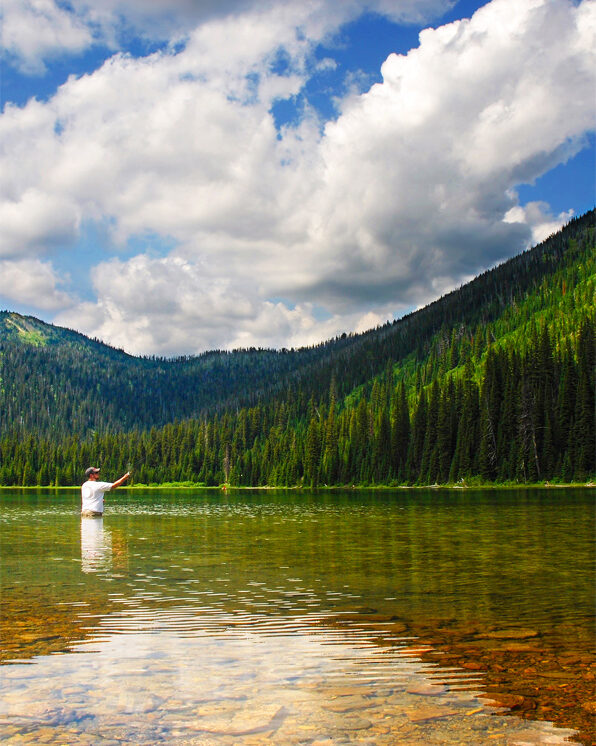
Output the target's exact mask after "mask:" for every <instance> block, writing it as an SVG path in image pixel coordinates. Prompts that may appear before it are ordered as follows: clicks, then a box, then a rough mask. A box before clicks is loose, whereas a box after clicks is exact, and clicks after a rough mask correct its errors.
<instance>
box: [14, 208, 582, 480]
mask: <svg viewBox="0 0 596 746" xmlns="http://www.w3.org/2000/svg"><path fill="white" fill-rule="evenodd" d="M594 217H595V213H594V211H592V212H590V213H588V214H587V215H584V216H582V217H580V218H577V219H575V220H573V221H571V223H569V225H567V226H566V227H565V228H564V229H563V230H562V231H561V232H559V233H557V234H556V235H554V236H552V237H551V238H549V239H548V240H547V241H545V242H543V243H542V244H540V245H539V246H537V247H534V248H533V249H532V250H530V251H527V252H525V253H524V254H522V255H520V256H518V257H515V258H514V259H512V260H510V261H508V262H506V263H504V264H503V265H501V266H499V267H497V268H495V269H493V270H491V271H488V272H485V273H484V274H483V275H481V276H479V277H478V278H476V279H475V280H474V281H472V282H471V283H469V284H467V285H466V286H464V287H462V288H460V289H459V290H457V291H454V292H453V293H450V294H448V295H446V296H445V297H443V298H441V299H439V300H437V301H436V302H434V303H432V304H430V305H429V306H427V307H426V308H424V309H422V310H420V311H418V312H415V313H412V314H410V315H408V316H407V317H405V318H403V319H401V320H399V321H397V322H394V323H391V324H386V325H384V326H383V327H380V328H378V329H375V330H371V331H370V332H367V333H366V334H362V335H342V337H341V338H337V339H334V340H330V341H329V342H327V343H324V344H321V345H318V346H314V347H311V348H304V349H300V350H283V351H273V350H254V349H253V350H239V351H235V352H221V351H216V352H212V353H207V354H205V355H201V356H197V357H188V358H180V359H175V360H164V359H156V358H135V357H132V356H128V355H126V354H125V353H123V352H122V351H120V350H115V349H113V348H111V347H108V346H106V345H102V344H101V343H100V342H98V341H97V340H88V339H87V338H85V337H83V336H82V335H79V334H77V333H75V332H71V331H68V330H63V329H59V328H57V327H53V326H49V325H45V324H43V323H42V322H40V321H38V320H36V319H31V318H24V317H22V316H18V315H17V314H12V313H8V312H4V313H1V314H0V375H1V378H2V390H1V392H0V427H1V432H2V434H3V435H2V439H1V440H0V459H1V460H0V483H2V484H29V483H41V484H49V483H59V484H68V483H77V482H78V481H80V472H81V469H82V468H83V467H84V465H85V464H87V463H89V462H90V461H101V462H102V464H103V465H104V467H105V468H106V469H108V470H109V471H110V472H112V471H114V472H117V471H119V470H123V469H125V468H127V466H129V465H131V464H138V466H137V467H136V468H135V475H136V479H137V481H142V482H146V483H149V482H156V483H159V482H162V481H192V482H203V483H206V484H218V483H221V482H224V481H230V482H232V483H234V484H246V485H262V484H270V485H296V484H301V485H317V484H433V483H446V482H451V483H453V482H457V481H461V480H463V481H466V482H470V481H473V480H482V481H485V482H490V481H499V482H503V481H521V482H528V481H529V482H534V481H545V480H565V481H569V480H573V479H575V480H582V481H586V480H588V479H591V478H593V477H594V474H595V471H596V469H595V464H594V454H595V451H596V446H595V441H594V391H595V386H596V381H595V377H594V370H595V367H596V366H595V363H596V355H595V288H596V266H595V265H596V261H595V260H596V252H595V248H594Z"/></svg>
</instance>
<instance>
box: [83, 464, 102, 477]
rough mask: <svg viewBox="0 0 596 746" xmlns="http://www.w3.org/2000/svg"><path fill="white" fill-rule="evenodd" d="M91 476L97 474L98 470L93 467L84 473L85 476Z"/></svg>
mask: <svg viewBox="0 0 596 746" xmlns="http://www.w3.org/2000/svg"><path fill="white" fill-rule="evenodd" d="M91 474H99V469H96V468H95V466H90V467H89V468H88V469H87V471H86V472H85V476H86V477H88V476H89V475H91Z"/></svg>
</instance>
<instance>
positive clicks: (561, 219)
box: [504, 202, 573, 244]
mask: <svg viewBox="0 0 596 746" xmlns="http://www.w3.org/2000/svg"><path fill="white" fill-rule="evenodd" d="M572 217H573V209H569V210H565V211H564V212H561V213H559V215H553V214H552V213H551V211H550V207H549V205H548V204H547V203H546V202H528V203H527V204H526V205H524V207H521V206H520V205H516V206H515V207H512V208H511V210H509V211H508V212H507V214H506V215H505V218H504V220H505V222H507V223H523V224H526V225H529V226H530V227H531V228H532V244H539V243H542V241H545V240H546V239H547V238H548V237H549V236H552V234H553V233H556V232H557V231H558V230H560V229H561V228H562V227H563V226H564V225H565V224H566V223H568V222H569V220H571V218H572Z"/></svg>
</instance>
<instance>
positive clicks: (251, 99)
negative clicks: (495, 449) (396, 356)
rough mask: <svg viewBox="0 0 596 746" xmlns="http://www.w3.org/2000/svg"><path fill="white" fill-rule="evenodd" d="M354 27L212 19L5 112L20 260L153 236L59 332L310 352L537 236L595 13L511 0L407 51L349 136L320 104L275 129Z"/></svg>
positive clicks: (581, 109) (346, 110)
mask: <svg viewBox="0 0 596 746" xmlns="http://www.w3.org/2000/svg"><path fill="white" fill-rule="evenodd" d="M190 5H191V4H184V3H180V6H179V7H180V8H181V9H182V10H181V12H183V11H184V12H188V13H191V12H192V9H191V7H190ZM193 5H196V4H193ZM346 6H350V7H351V6H352V4H350V3H347V4H346ZM77 7H82V6H77ZM109 7H112V8H116V3H115V2H114V3H113V4H112V5H111V6H109ZM131 7H132V6H131ZM137 7H138V8H139V9H140V8H141V5H140V4H138V5H137ZM155 7H156V8H159V7H161V6H160V4H159V3H157V4H156V6H155ZM206 7H207V6H206ZM234 7H236V9H237V7H238V6H234ZM333 7H336V5H334V6H333ZM342 7H343V5H342ZM371 7H372V6H371ZM375 7H376V8H377V9H381V8H382V7H383V6H382V5H381V4H378V5H376V6H375ZM395 7H397V6H395ZM400 7H401V8H405V9H408V8H409V9H410V11H412V9H413V8H414V4H412V3H408V4H404V5H402V6H400ZM427 7H428V6H427ZM230 8H231V6H230ZM304 8H307V10H304ZM184 9H186V10H184ZM139 12H140V10H139ZM334 12H335V13H339V11H332V10H331V9H330V6H329V5H328V4H324V3H312V4H308V5H306V4H302V3H301V4H297V3H293V2H287V3H272V4H271V6H269V5H265V6H258V7H257V8H256V9H254V8H252V7H248V6H247V8H246V9H243V16H242V19H239V18H238V17H231V16H225V17H222V16H221V15H220V14H215V15H213V17H209V18H206V19H205V20H204V21H203V22H202V23H201V25H199V26H197V27H196V28H194V29H192V30H191V31H190V32H189V33H188V36H187V40H186V43H185V45H184V46H183V48H181V49H178V48H176V49H173V48H170V49H166V50H162V51H160V52H156V53H154V54H152V55H150V56H148V57H145V58H141V59H135V58H132V57H130V56H128V55H121V54H117V55H115V56H114V57H112V58H111V59H110V60H108V61H107V62H106V63H105V64H104V65H103V66H102V67H101V68H100V69H98V70H96V71H95V72H93V73H92V74H89V75H85V76H83V77H81V78H78V79H75V78H72V79H70V80H69V81H68V82H67V83H66V84H64V85H63V86H62V87H61V88H60V89H59V90H58V91H57V93H56V95H55V96H53V97H52V98H51V99H50V100H49V101H48V102H47V103H40V102H36V101H30V102H29V103H28V104H27V105H26V106H24V107H22V108H18V107H15V106H10V105H9V106H7V107H6V109H5V113H4V115H3V116H2V118H1V119H0V135H1V136H2V141H3V142H5V143H6V147H5V150H4V151H3V152H2V154H1V155H0V187H1V190H2V193H1V199H0V215H3V216H5V221H0V247H2V251H4V252H5V253H4V255H5V256H14V257H19V256H20V255H21V254H23V255H26V256H29V257H31V256H35V255H36V253H41V252H44V254H45V255H46V256H52V255H53V254H56V255H57V254H59V253H60V252H62V254H64V253H65V252H68V251H72V249H71V248H69V246H72V242H73V240H75V239H76V238H77V236H78V235H79V234H80V231H81V226H82V225H83V224H86V223H88V222H89V221H94V220H95V221H99V222H101V223H102V225H103V224H107V225H109V226H110V230H111V242H112V245H111V250H112V251H113V252H122V251H123V250H127V251H128V253H130V250H129V249H127V246H128V244H129V242H130V241H131V239H134V238H135V237H138V236H147V235H151V236H155V237H156V239H155V241H154V242H153V245H152V247H149V249H148V251H147V253H146V254H136V255H135V256H132V257H130V258H128V259H126V258H124V257H122V258H120V259H112V258H111V257H109V256H108V257H104V260H103V261H101V262H100V263H99V265H98V266H97V267H95V268H94V270H93V278H94V281H95V282H96V285H95V292H96V294H97V301H95V299H92V300H88V301H87V302H85V303H84V304H82V305H80V306H74V307H71V306H70V305H69V304H70V299H67V298H64V303H65V310H64V312H63V313H62V314H61V315H59V316H57V317H56V320H57V321H59V322H60V323H68V325H69V326H75V327H76V328H78V329H81V330H83V331H86V332H87V333H90V334H96V335H97V336H100V337H102V338H104V339H106V340H107V341H110V342H112V343H114V344H118V345H119V346H123V347H125V348H126V349H129V350H131V351H142V352H152V351H155V352H160V353H164V354H165V353H178V352H196V351H199V350H201V349H205V348H208V347H230V346H234V345H241V346H246V345H248V344H250V345H253V344H254V345H258V344H263V345H285V346H290V345H292V344H296V343H297V341H298V340H300V341H302V340H308V341H315V340H316V339H321V338H322V337H323V336H325V335H327V334H334V333H336V331H344V330H345V331H350V329H353V328H356V326H357V325H358V324H359V323H361V320H362V319H365V321H364V322H362V323H367V322H366V319H369V320H370V321H371V322H374V323H375V324H376V323H377V321H376V320H377V319H379V320H380V319H382V318H388V317H390V316H391V315H392V313H393V312H394V311H395V312H397V311H398V310H400V309H402V310H406V309H408V308H412V307H417V306H420V305H421V304H423V303H425V302H427V301H429V300H432V299H433V298H434V297H436V295H437V294H440V293H443V292H445V291H447V290H449V289H451V288H452V287H454V286H457V285H458V284H460V283H461V282H462V281H463V280H464V279H466V278H468V277H470V276H473V275H474V274H476V273H477V272H478V271H481V270H483V269H484V268H486V267H487V266H491V265H493V264H495V263H496V262H498V261H499V260H502V259H504V258H506V257H507V256H511V255H513V254H514V253H517V252H518V251H520V250H521V249H523V248H525V247H526V246H527V245H528V243H529V242H530V241H531V240H532V238H533V237H535V236H537V235H539V233H537V231H541V230H543V226H544V225H545V224H546V223H548V222H549V220H550V219H547V217H545V216H547V213H548V208H547V207H544V206H541V207H539V208H535V207H532V206H526V208H525V209H524V210H523V211H521V212H520V211H519V210H518V211H517V212H516V209H517V208H519V205H518V204H517V197H516V194H515V191H514V188H515V186H516V185H518V184H520V183H524V182H531V181H532V180H534V179H535V178H537V177H538V176H539V175H541V174H542V173H544V172H546V171H547V170H549V169H550V168H552V167H553V166H554V165H556V164H557V163H560V162H563V161H565V160H567V159H568V158H569V157H570V155H571V154H573V153H574V152H577V151H578V150H579V149H580V148H581V147H582V145H583V143H584V140H583V138H584V136H585V133H586V131H588V130H590V129H592V128H593V127H594V112H593V99H592V94H593V90H594V84H595V76H594V70H595V69H596V60H595V59H594V49H595V48H596V44H595V36H596V32H595V29H596V20H595V15H596V3H594V2H591V0H584V2H582V3H580V4H579V5H576V4H573V3H571V2H567V1H566V0H548V1H546V0H493V2H491V3H490V4H488V5H486V6H484V7H483V8H481V9H480V10H479V11H478V12H477V13H476V14H475V15H474V16H473V17H472V18H471V19H470V20H464V21H458V22H454V23H452V24H449V25H446V26H442V27H439V28H436V29H426V30H425V31H423V32H422V33H421V35H420V45H419V47H418V48H416V49H414V50H411V51H410V52H409V53H408V54H407V55H397V54H393V55H390V56H389V58H388V59H387V60H386V61H385V63H384V65H383V67H382V75H383V82H382V83H379V84H377V85H374V86H373V87H372V88H371V89H370V90H369V91H367V92H365V93H364V94H359V93H351V94H349V95H348V96H346V98H344V99H343V100H342V101H340V102H339V109H340V114H339V116H338V118H337V119H336V120H335V121H333V122H328V123H326V124H324V123H322V122H321V121H319V118H318V115H317V114H316V112H314V111H312V110H310V109H308V107H306V109H305V111H304V115H303V118H302V119H301V121H300V122H299V123H298V124H297V125H296V126H286V127H284V128H282V130H281V131H278V130H277V129H276V127H275V123H274V120H273V116H272V114H271V107H272V104H273V102H274V101H276V100H278V99H279V98H284V97H290V96H293V95H295V94H296V93H297V92H299V91H300V90H301V89H302V87H303V86H304V85H305V84H306V81H307V80H308V76H309V75H310V71H311V61H310V57H309V55H310V54H311V52H312V48H313V45H314V44H315V43H316V40H317V39H319V38H321V36H322V35H324V34H328V33H332V31H333V29H334V28H336V26H334V23H337V19H335V17H334V15H333V13H334ZM342 13H343V11H342ZM342 18H345V16H344V15H342ZM298 27H300V28H302V29H303V30H304V29H308V34H307V33H305V32H303V33H301V34H297V33H296V28H298ZM280 50H282V51H283V53H284V54H285V55H287V59H288V66H287V69H286V70H285V71H284V73H283V74H280V73H279V72H277V71H276V70H277V67H276V64H275V62H276V60H277V59H278V58H279V54H280ZM559 219H561V216H559V218H557V219H556V220H559ZM551 222H552V221H551ZM541 226H542V227H541ZM160 237H161V243H160ZM166 244H167V246H168V248H167V249H164V246H165V245H166ZM172 246H173V248H172ZM56 297H57V296H56ZM40 308H41V306H40ZM367 314H371V315H370V316H367ZM321 316H324V317H325V318H326V321H324V322H321V321H320V319H321ZM349 324H352V325H353V326H349Z"/></svg>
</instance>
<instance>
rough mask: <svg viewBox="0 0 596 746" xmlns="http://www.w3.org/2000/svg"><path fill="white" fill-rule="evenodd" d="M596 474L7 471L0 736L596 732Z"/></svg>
mask: <svg viewBox="0 0 596 746" xmlns="http://www.w3.org/2000/svg"><path fill="white" fill-rule="evenodd" d="M595 496H596V491H595V490H588V489H585V490H582V489H573V490H565V489H550V490H546V489H545V490H533V491H532V490H490V491H481V490H478V491H471V490H466V491H457V490H453V491H447V490H445V491H441V490H395V491H370V492H369V491H333V492H331V491H321V492H284V491H274V490H267V491H248V490H244V491H234V490H228V491H227V492H223V491H220V490H203V491H177V492H176V491H141V490H136V491H135V490H130V491H124V490H118V491H117V492H114V493H113V494H111V495H110V494H109V493H108V494H107V496H106V512H105V514H104V516H103V518H99V519H98V518H81V517H80V515H79V500H80V498H79V495H78V494H77V493H76V492H73V491H62V492H61V491H60V490H38V491H14V490H10V491H8V490H3V491H2V490H0V505H1V516H0V527H1V532H0V540H1V544H0V546H1V552H2V564H1V578H0V581H1V601H2V609H1V612H2V613H1V615H0V624H1V633H2V634H1V640H2V664H3V665H2V667H1V668H0V739H1V740H2V741H3V742H8V743H47V744H52V743H56V744H58V743H60V744H63V743H68V744H77V745H78V744H98V743H101V744H111V743H113V744H122V743H135V744H152V743H167V744H222V745H227V744H249V745H253V746H254V745H256V744H267V743H275V744H313V745H315V746H322V745H324V744H327V745H331V744H352V743H359V744H363V743H364V744H371V745H372V744H374V745H375V746H376V745H377V744H381V745H383V744H399V743H404V744H429V743H430V744H432V743H435V744H466V745H469V744H524V745H526V744H539V743H540V744H542V743H548V744H556V743H568V742H575V743H585V744H587V743H592V742H593V740H594V738H595V737H596V734H595V732H594V726H593V722H594V717H593V716H594V714H595V713H596V701H595V700H596V696H595V693H594V690H595V683H594V682H595V672H596V667H595V661H594V649H595V628H594V610H595V585H594V567H595V556H594V537H595V510H594V507H595Z"/></svg>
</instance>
